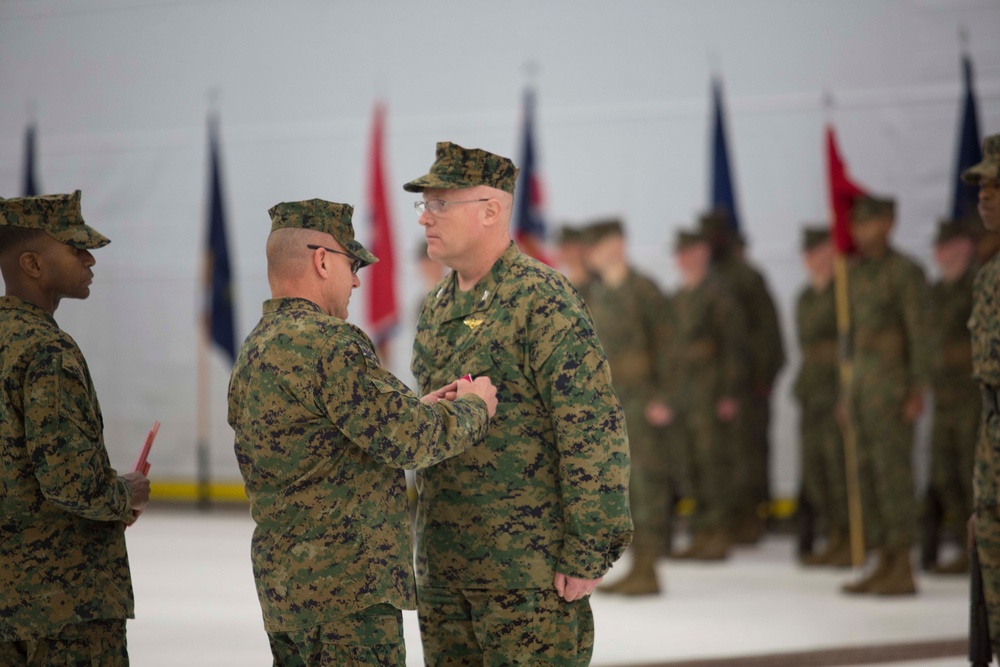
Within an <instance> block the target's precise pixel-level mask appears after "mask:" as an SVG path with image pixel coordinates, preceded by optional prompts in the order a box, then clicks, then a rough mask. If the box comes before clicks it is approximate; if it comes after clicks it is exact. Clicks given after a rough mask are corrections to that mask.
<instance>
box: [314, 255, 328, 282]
mask: <svg viewBox="0 0 1000 667" xmlns="http://www.w3.org/2000/svg"><path fill="white" fill-rule="evenodd" d="M327 259H328V253H327V252H326V250H323V249H322V248H320V249H319V250H314V251H313V254H312V266H313V270H314V271H315V272H316V273H317V274H318V275H319V277H320V278H326V277H327V276H328V274H329V272H328V271H327V268H326V262H327Z"/></svg>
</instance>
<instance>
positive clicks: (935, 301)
mask: <svg viewBox="0 0 1000 667" xmlns="http://www.w3.org/2000/svg"><path fill="white" fill-rule="evenodd" d="M974 255H975V246H974V242H973V239H972V237H971V235H970V230H969V228H968V227H966V226H965V224H964V223H963V222H962V221H960V220H945V221H942V222H941V223H939V225H938V233H937V237H936V239H935V241H934V262H935V264H937V267H938V270H939V272H940V279H939V280H938V281H937V282H936V283H934V284H933V285H932V286H931V289H930V308H931V319H930V321H931V322H932V323H933V333H932V335H931V359H932V362H931V386H932V388H933V389H934V422H933V431H932V438H931V486H932V488H933V490H934V492H935V493H936V494H937V497H938V498H939V499H940V501H941V507H942V509H943V510H944V511H943V514H944V520H945V527H947V528H949V529H950V532H951V534H952V535H953V536H954V537H956V538H957V542H958V544H959V546H960V547H962V548H960V549H959V552H958V557H957V558H956V559H955V560H953V561H952V562H950V563H944V564H939V565H935V566H934V567H933V569H932V571H933V572H936V573H938V574H961V573H964V572H967V571H968V569H969V558H968V554H967V552H966V549H965V548H964V547H965V544H966V543H967V540H966V539H965V538H966V535H965V524H966V521H967V520H968V518H969V514H971V513H972V470H973V462H972V461H973V458H974V457H975V450H976V438H977V436H978V432H979V414H980V412H981V411H982V401H981V400H980V397H979V387H978V386H977V384H976V382H975V381H974V380H973V379H972V341H971V339H970V336H969V328H968V323H969V316H970V315H971V314H972V287H973V283H974V282H975V277H976V271H977V270H978V266H977V265H976V263H975V261H974Z"/></svg>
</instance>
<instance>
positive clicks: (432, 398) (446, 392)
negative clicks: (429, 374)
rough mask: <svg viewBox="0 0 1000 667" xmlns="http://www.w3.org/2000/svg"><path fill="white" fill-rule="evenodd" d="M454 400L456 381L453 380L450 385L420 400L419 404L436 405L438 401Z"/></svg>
mask: <svg viewBox="0 0 1000 667" xmlns="http://www.w3.org/2000/svg"><path fill="white" fill-rule="evenodd" d="M456 398H458V380H455V381H454V382H452V383H450V384H446V385H445V386H443V387H441V388H440V389H435V390H434V391H432V392H431V393H429V394H427V395H426V396H424V397H423V398H421V399H420V402H421V403H426V404H428V405H430V404H431V403H437V402H438V401H454V400H455V399H456Z"/></svg>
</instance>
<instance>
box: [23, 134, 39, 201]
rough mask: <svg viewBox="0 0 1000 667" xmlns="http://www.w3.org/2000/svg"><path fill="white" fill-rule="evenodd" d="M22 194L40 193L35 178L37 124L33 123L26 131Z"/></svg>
mask: <svg viewBox="0 0 1000 667" xmlns="http://www.w3.org/2000/svg"><path fill="white" fill-rule="evenodd" d="M21 176H22V179H23V180H22V181H21V196H22V197H34V196H35V195H37V194H40V190H41V189H40V188H39V187H38V181H37V180H36V179H35V125H34V123H32V124H31V125H29V126H28V129H27V131H26V132H25V133H24V173H23V174H22V175H21Z"/></svg>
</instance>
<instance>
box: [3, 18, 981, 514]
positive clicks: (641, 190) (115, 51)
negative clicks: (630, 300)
mask: <svg viewBox="0 0 1000 667" xmlns="http://www.w3.org/2000/svg"><path fill="white" fill-rule="evenodd" d="M963 27H964V28H965V29H967V31H968V35H969V42H968V49H969V52H970V53H971V56H972V58H973V60H974V64H975V68H976V75H977V79H976V83H977V88H978V94H979V102H980V106H979V111H980V123H981V130H982V131H983V132H984V133H993V132H998V131H1000V105H998V104H997V102H998V100H1000V41H998V39H997V37H998V35H1000V5H997V3H996V2H994V1H992V0H914V1H912V2H898V1H895V0H838V1H837V2H834V1H832V0H830V1H822V0H809V1H803V0H747V1H740V2H737V1H735V0H733V1H728V2H727V1H724V0H700V1H695V0H675V1H673V2H656V1H653V0H645V1H638V0H637V1H629V2H616V3H610V2H607V3H605V2H597V1H596V0H586V1H578V2H572V3H570V2H535V1H533V0H509V1H507V2H502V3H493V5H492V6H486V5H485V4H483V3H467V2H461V1H459V0H427V1H425V2H421V3H411V2H403V1H392V2H319V1H313V2H307V1H304V0H298V1H286V2H280V3H278V2H264V1H262V0H246V1H236V0H201V1H199V0H72V1H70V0H30V1H28V0H4V1H2V2H0V90H2V91H3V102H4V103H3V104H2V105H0V196H7V197H10V196H16V195H18V194H19V188H20V178H21V174H20V171H21V159H22V141H23V131H24V128H25V126H26V124H27V122H28V119H29V118H31V117H32V116H34V117H35V118H37V121H38V126H39V155H38V175H39V178H40V182H41V186H42V188H43V190H44V191H46V192H66V191H70V190H73V189H75V188H81V189H82V190H83V192H84V198H83V210H84V213H85V216H86V218H87V220H88V222H89V223H90V224H92V225H93V226H94V227H96V228H97V229H99V230H101V231H102V232H104V233H105V234H107V235H108V236H109V237H111V239H112V240H113V243H112V245H110V246H109V247H108V248H106V249H103V250H100V251H99V252H97V253H96V257H97V266H96V267H95V271H96V280H95V283H94V286H93V293H92V296H91V298H90V299H89V300H88V301H87V302H83V303H80V302H70V301H67V302H64V303H63V305H62V306H61V307H60V309H59V311H58V312H57V319H58V320H59V322H60V324H61V325H62V326H63V327H64V328H65V329H66V330H67V331H69V332H70V333H71V334H72V335H73V336H74V337H75V338H76V339H77V341H78V342H79V343H80V346H81V348H82V349H83V351H84V353H85V355H86V356H87V358H88V360H89V361H90V364H91V368H92V371H93V375H94V381H95V384H96V385H97V389H98V393H99V395H100V397H101V403H102V406H103V409H104V416H105V422H106V437H107V441H108V446H109V449H110V451H111V453H112V458H113V461H114V463H115V464H116V465H117V466H119V467H125V466H127V465H129V464H130V463H131V461H132V458H133V457H134V455H135V451H136V450H137V449H138V447H139V445H140V444H141V442H142V439H143V437H144V435H145V432H146V430H147V429H148V428H149V426H150V424H151V423H152V421H153V420H154V419H159V420H160V421H162V422H163V428H162V430H161V432H160V437H159V439H158V441H157V445H156V448H155V450H154V454H153V457H152V461H153V464H154V468H153V474H154V476H157V477H160V478H175V479H193V476H194V470H195V456H194V440H195V415H196V391H195V389H196V330H195V316H196V313H197V312H198V310H199V307H200V288H199V275H200V267H201V260H202V251H203V246H204V237H205V221H204V219H205V215H204V208H205V191H206V155H207V149H206V131H205V116H206V112H207V108H208V99H209V93H208V91H209V90H210V89H212V88H215V87H218V89H219V90H220V96H219V104H218V106H219V109H220V110H221V118H222V139H223V159H224V180H225V187H226V194H227V203H228V211H229V220H228V223H229V234H230V238H231V251H232V255H233V264H234V267H235V274H236V279H237V308H238V313H237V315H238V327H237V328H238V332H237V333H238V336H239V337H240V338H241V339H242V337H243V336H245V335H246V333H247V332H249V330H250V329H251V328H252V327H253V325H254V323H255V322H256V320H257V318H258V316H259V314H260V304H261V302H262V301H263V300H264V299H265V298H266V297H267V296H268V292H267V281H266V276H265V266H264V254H263V247H264V241H265V238H266V236H267V233H268V227H269V221H268V217H267V213H266V212H267V209H268V208H269V207H270V206H271V205H273V204H275V203H277V202H279V201H287V200H296V199H306V198H312V197H322V198H325V199H331V200H334V201H346V202H351V203H354V204H356V205H357V211H356V224H357V225H358V227H359V235H360V237H361V239H362V240H364V239H366V238H367V236H368V230H367V229H366V227H365V220H366V214H367V211H366V208H367V204H366V201H365V196H364V193H365V182H366V179H365V175H366V169H367V147H368V135H369V130H370V123H371V113H372V107H373V103H374V100H375V98H376V97H377V96H380V97H382V98H384V99H385V100H386V102H387V104H388V114H389V115H388V134H387V139H386V158H387V165H388V179H389V182H390V183H391V184H393V188H392V193H391V196H392V207H393V212H394V214H395V219H394V223H395V234H396V248H397V254H398V256H399V258H400V264H401V266H400V270H399V276H398V287H399V292H400V297H401V298H400V301H401V306H402V310H403V316H404V322H403V326H402V327H401V328H400V335H399V337H398V338H397V342H396V353H395V355H394V357H393V358H392V360H391V363H390V366H391V368H393V369H394V370H395V371H397V372H398V373H399V374H400V375H401V376H402V377H404V378H406V379H408V380H409V373H408V371H407V367H408V363H409V342H410V340H411V338H410V336H411V334H412V319H413V316H414V310H415V308H416V303H417V301H418V300H419V298H420V297H421V294H420V288H419V284H420V283H419V279H418V277H417V275H416V273H415V270H414V267H413V265H412V262H411V258H412V257H413V254H414V250H415V248H416V246H417V244H418V242H419V240H420V238H421V232H420V229H419V226H418V225H417V223H416V216H415V214H414V213H413V211H412V208H411V202H412V201H413V199H414V197H413V196H412V195H408V194H406V193H404V192H403V191H402V190H401V189H399V188H398V187H397V186H398V185H401V184H402V183H403V182H404V181H405V180H408V179H409V178H412V177H414V176H417V175H419V174H421V173H424V170H426V168H427V167H428V166H429V165H430V163H431V162H432V160H433V155H434V142H435V141H438V140H443V139H449V140H453V141H456V142H458V143H461V144H463V145H466V146H480V147H484V148H487V149H489V150H492V151H495V152H499V153H503V154H506V155H509V156H511V157H513V158H514V159H515V160H517V159H518V152H519V136H520V135H519V132H520V127H521V108H520V105H521V96H522V91H523V89H524V86H525V84H526V82H527V81H528V75H527V74H526V69H527V68H526V67H525V64H526V63H528V62H531V63H534V64H535V65H536V66H537V73H536V74H535V75H534V76H533V78H532V79H531V80H532V81H533V82H534V83H535V85H536V87H537V90H538V130H537V139H538V152H539V156H540V166H541V169H542V175H543V178H544V181H545V183H544V185H545V192H546V199H547V210H548V214H549V221H550V225H551V228H553V229H554V228H556V227H557V226H558V225H559V224H561V223H563V222H564V221H573V222H578V221H583V220H585V219H587V218H589V217H591V216H596V215H600V214H606V213H620V214H621V215H622V216H623V217H624V219H625V220H626V221H627V224H628V228H629V240H630V243H629V246H630V251H631V253H632V256H633V259H634V261H635V263H636V264H637V265H638V266H640V267H642V268H643V269H644V270H645V271H647V272H648V273H650V274H653V275H654V276H655V277H656V278H657V279H658V280H659V282H660V284H661V285H662V286H663V287H665V288H673V287H674V284H675V274H674V270H673V265H672V260H671V258H670V256H669V254H668V248H669V242H670V240H671V239H672V237H673V233H674V230H675V229H676V228H677V226H678V225H681V224H690V221H691V220H692V219H693V217H694V215H695V214H696V212H697V211H699V210H701V209H703V208H704V206H705V203H706V199H707V191H708V173H709V167H710V165H709V163H708V138H709V117H708V109H709V76H710V73H711V71H712V70H713V69H717V70H718V71H720V72H721V73H722V75H723V77H724V81H725V86H726V94H727V100H728V112H729V138H730V151H731V159H732V160H733V166H734V169H735V181H736V187H737V190H738V197H739V201H740V204H741V208H742V211H741V213H742V216H743V221H744V227H745V231H746V233H747V235H748V236H749V238H750V240H751V244H752V246H751V256H752V258H753V260H754V261H755V262H756V263H757V264H758V265H759V266H760V267H762V268H763V270H764V271H765V273H766V274H767V277H768V281H769V283H770V285H771V287H772V288H773V290H774V291H775V293H776V295H777V297H778V300H779V306H780V309H781V315H782V319H783V324H784V329H785V340H786V344H787V347H788V350H789V363H788V365H787V366H786V369H785V371H784V372H783V373H782V376H781V382H780V384H779V386H778V388H777V392H776V396H777V399H778V400H777V402H776V408H775V414H774V428H773V435H774V438H773V439H774V451H775V456H774V458H773V461H772V465H771V467H772V470H773V492H774V494H775V495H778V496H788V495H792V494H794V493H795V492H796V490H797V486H798V471H797V467H798V454H797V451H796V436H795V433H796V427H795V422H796V419H797V413H796V409H795V406H794V404H793V403H792V401H791V400H790V399H789V397H788V389H789V384H790V379H791V376H792V375H793V373H794V370H795V368H796V366H797V363H798V354H797V351H796V349H795V345H794V342H793V333H792V327H791V315H792V304H793V299H794V295H795V293H796V292H797V290H798V289H799V287H800V285H801V283H802V281H803V279H804V276H803V272H802V270H801V268H800V260H799V253H798V248H799V227H800V224H801V223H802V222H803V221H807V220H809V221H811V220H822V219H824V218H825V215H826V210H827V201H826V191H825V181H824V174H825V163H824V155H823V134H822V132H823V123H824V121H825V119H826V118H829V119H832V120H833V122H834V123H835V125H836V128H837V132H838V136H839V139H840V147H841V150H842V152H843V155H844V157H845V159H846V161H847V163H848V165H849V167H850V170H851V172H852V173H853V174H854V176H855V177H856V179H857V180H859V181H860V182H861V183H862V184H864V185H866V186H868V187H870V188H872V189H873V190H875V191H877V192H881V193H888V194H893V195H895V196H896V197H897V198H898V203H899V207H898V211H899V223H898V230H897V239H898V243H899V245H900V246H901V247H902V248H903V249H904V250H906V251H908V252H909V253H911V254H913V255H915V256H917V257H918V258H919V259H920V260H921V261H924V262H925V263H926V261H927V258H928V257H929V248H928V245H929V242H930V240H931V238H932V235H933V228H934V223H935V220H936V219H937V218H938V217H939V216H941V215H943V214H945V213H946V212H947V211H948V210H949V207H950V201H951V179H952V171H953V163H954V160H955V143H956V134H957V131H958V114H959V109H960V85H961V79H960V77H961V71H960V40H959V32H960V29H961V28H963ZM824 91H828V92H829V93H831V94H832V96H833V98H834V100H835V105H834V107H833V109H832V110H831V111H830V112H829V113H828V114H827V113H826V112H824V107H823V103H822V99H823V94H824ZM362 281H364V274H363V273H362ZM362 289H364V288H363V287H362ZM351 319H352V320H353V321H355V322H357V323H359V324H361V325H364V324H365V318H364V295H363V294H361V293H359V294H356V296H355V297H354V300H353V301H352V305H351ZM212 372H213V386H212V394H211V400H210V407H211V421H212V426H211V433H212V466H213V472H214V475H215V476H216V477H217V478H219V479H223V480H237V479H239V475H238V471H237V468H236V464H235V459H234V457H233V455H232V434H231V431H230V430H229V428H228V426H227V425H226V421H225V386H226V382H227V379H228V368H227V366H226V364H225V362H224V361H222V360H221V359H216V360H215V361H214V366H213V371H212Z"/></svg>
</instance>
